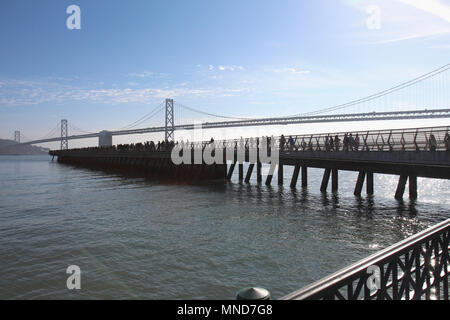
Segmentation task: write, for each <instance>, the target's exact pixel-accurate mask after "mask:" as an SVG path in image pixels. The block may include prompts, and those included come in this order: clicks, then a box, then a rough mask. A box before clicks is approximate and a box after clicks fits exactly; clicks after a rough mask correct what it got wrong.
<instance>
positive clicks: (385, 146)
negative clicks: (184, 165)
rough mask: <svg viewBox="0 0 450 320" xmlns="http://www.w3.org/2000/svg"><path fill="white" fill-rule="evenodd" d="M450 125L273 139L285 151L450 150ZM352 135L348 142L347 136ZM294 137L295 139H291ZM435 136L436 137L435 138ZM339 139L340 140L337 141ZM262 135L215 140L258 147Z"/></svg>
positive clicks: (202, 144)
mask: <svg viewBox="0 0 450 320" xmlns="http://www.w3.org/2000/svg"><path fill="white" fill-rule="evenodd" d="M449 134H450V127H429V128H413V129H393V130H374V131H353V132H352V131H350V132H339V133H325V134H307V135H287V136H285V137H284V138H285V143H284V145H280V141H281V137H280V136H278V137H268V138H270V139H273V140H274V142H275V145H276V146H278V147H280V149H281V151H286V152H289V151H295V152H299V151H323V152H332V151H431V150H434V151H445V150H450V138H449ZM345 136H347V137H348V142H347V143H345V142H344V141H345V140H344V138H345ZM291 138H292V140H290V139H291ZM433 140H434V141H433ZM336 141H337V143H336ZM209 143H211V142H210V141H203V142H199V143H192V147H193V148H200V147H202V148H204V147H205V146H206V145H208V144H209ZM258 143H259V139H258V138H245V139H232V140H221V141H217V142H215V144H216V145H222V146H223V147H230V146H234V147H238V146H239V145H245V147H246V148H248V147H250V146H252V147H255V146H257V144H258Z"/></svg>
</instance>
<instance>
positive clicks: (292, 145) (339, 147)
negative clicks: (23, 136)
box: [71, 133, 450, 152]
mask: <svg viewBox="0 0 450 320" xmlns="http://www.w3.org/2000/svg"><path fill="white" fill-rule="evenodd" d="M272 139H274V138H273V137H267V143H268V148H269V149H270V141H271V140H272ZM321 139H322V141H323V142H322V143H321V144H319V143H318V141H315V142H316V143H314V141H313V139H312V138H309V139H308V138H306V140H305V137H302V139H301V141H300V143H299V144H298V145H296V140H297V139H294V138H293V137H292V136H289V138H287V139H286V137H285V136H284V135H281V137H280V139H279V147H280V151H282V152H283V151H326V152H333V151H334V152H338V151H345V152H348V151H360V150H362V149H363V148H362V147H361V139H360V136H359V134H358V133H356V134H355V135H353V134H352V133H345V134H344V136H343V137H342V140H341V138H340V137H339V135H335V136H334V137H333V136H331V135H328V136H326V137H325V139H324V140H323V137H321ZM249 141H253V142H256V144H259V141H260V140H259V138H256V139H252V138H250V139H249ZM307 141H308V142H307ZM182 143H183V142H182ZM213 143H214V139H213V138H211V140H210V141H209V142H208V144H213ZM177 144H178V142H174V141H158V142H157V143H155V142H153V141H147V142H144V143H131V144H119V145H117V146H103V147H89V148H84V149H82V150H117V151H148V152H167V151H171V150H172V149H173V148H174V147H175V145H177ZM240 144H242V145H245V141H244V139H243V138H242V137H241V139H240ZM443 144H444V147H445V150H446V151H448V152H450V135H449V133H446V134H445V137H444V140H443ZM438 148H439V143H438V141H437V139H436V137H435V135H434V134H430V135H429V138H428V141H427V149H428V150H429V151H431V152H434V151H437V149H438ZM71 150H80V149H71Z"/></svg>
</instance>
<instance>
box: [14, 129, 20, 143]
mask: <svg viewBox="0 0 450 320" xmlns="http://www.w3.org/2000/svg"><path fill="white" fill-rule="evenodd" d="M14 141H15V142H17V143H20V131H14Z"/></svg>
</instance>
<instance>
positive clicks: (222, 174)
mask: <svg viewBox="0 0 450 320" xmlns="http://www.w3.org/2000/svg"><path fill="white" fill-rule="evenodd" d="M449 131H450V127H430V128H419V129H417V128H415V129H397V130H381V131H365V132H351V133H348V132H346V133H327V134H312V135H296V136H288V137H285V141H286V142H285V143H283V142H282V143H280V141H283V139H281V137H271V138H270V139H271V140H272V141H273V142H274V143H275V144H274V146H275V148H276V150H277V151H278V152H279V160H278V163H276V164H274V163H272V162H271V161H267V160H264V159H262V158H261V157H260V151H261V147H262V145H261V143H260V138H248V139H237V140H223V141H216V142H214V143H213V147H212V148H213V151H212V154H213V155H214V153H215V151H216V150H218V149H219V147H220V148H221V149H222V150H223V157H221V158H220V159H216V162H215V163H213V164H206V162H205V161H204V159H202V160H200V162H197V163H196V164H190V163H188V164H186V163H183V164H178V165H176V164H174V163H173V161H172V160H171V149H170V150H169V149H166V150H156V149H155V150H149V149H148V148H144V147H140V149H139V148H138V149H136V148H134V149H131V150H119V149H117V148H116V147H100V148H85V149H72V150H59V151H50V155H52V156H54V157H55V156H56V157H57V158H58V161H59V162H61V163H69V164H77V165H85V166H96V167H100V168H104V169H125V170H133V171H136V172H140V173H142V174H144V175H149V176H152V177H165V178H170V179H175V180H178V181H180V182H184V181H185V182H188V181H190V180H209V179H228V180H230V179H231V177H232V176H233V173H234V171H235V170H237V171H238V179H239V181H241V182H245V183H250V181H251V178H252V176H253V175H255V174H256V181H257V182H258V183H265V184H266V185H267V186H269V185H271V184H272V183H274V182H273V175H274V173H275V170H277V175H278V179H277V183H278V185H283V184H284V167H285V166H292V167H294V170H293V175H292V177H291V183H290V187H291V188H296V187H297V185H298V184H299V183H298V180H299V179H300V180H301V182H300V184H301V186H302V187H308V168H319V169H323V170H324V173H323V177H322V181H321V183H320V190H321V191H322V192H327V191H328V190H331V191H332V192H336V191H338V190H339V172H340V171H356V172H358V178H357V180H356V181H355V190H354V194H355V196H361V194H362V192H363V188H364V185H365V186H366V194H368V195H373V194H374V174H390V175H397V176H398V185H397V189H396V192H395V195H394V196H395V198H396V199H402V198H403V197H404V193H405V190H406V185H407V184H408V185H409V197H410V198H411V199H416V198H417V196H418V192H417V178H418V177H425V178H435V179H450V151H449V149H450V141H449ZM346 135H347V137H352V139H347V140H348V141H346V142H345V143H344V142H343V141H344V137H345V136H346ZM331 138H332V139H331ZM336 138H337V140H336ZM331 140H333V143H330V141H331ZM334 141H337V143H335V142H334ZM351 141H353V142H351ZM356 141H357V142H356ZM241 147H243V148H244V152H243V153H242V152H241V153H240V152H239V151H238V150H240V149H239V148H241ZM188 148H189V149H188V150H190V152H191V153H192V154H191V157H190V159H194V158H195V157H196V156H195V155H196V153H197V154H198V152H200V154H202V153H204V152H205V150H206V149H207V148H211V141H208V142H193V143H190V144H189V146H188ZM230 150H231V152H230ZM252 151H255V152H254V153H252ZM274 151H275V149H274V150H270V147H269V148H268V151H267V152H268V154H270V153H271V152H274ZM227 160H228V164H227ZM244 163H246V164H247V172H244ZM263 165H270V166H271V170H270V171H269V173H268V175H267V176H266V178H265V181H263V176H262V166H263ZM236 168H237V169H236ZM330 180H331V187H330Z"/></svg>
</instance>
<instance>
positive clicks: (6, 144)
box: [0, 139, 50, 155]
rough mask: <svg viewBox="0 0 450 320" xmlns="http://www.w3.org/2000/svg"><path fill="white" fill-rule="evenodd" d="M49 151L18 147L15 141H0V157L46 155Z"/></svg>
mask: <svg viewBox="0 0 450 320" xmlns="http://www.w3.org/2000/svg"><path fill="white" fill-rule="evenodd" d="M49 150H50V149H47V148H41V147H35V146H31V145H20V146H18V145H17V143H16V142H15V141H12V140H3V139H0V155H39V154H48V151H49Z"/></svg>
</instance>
